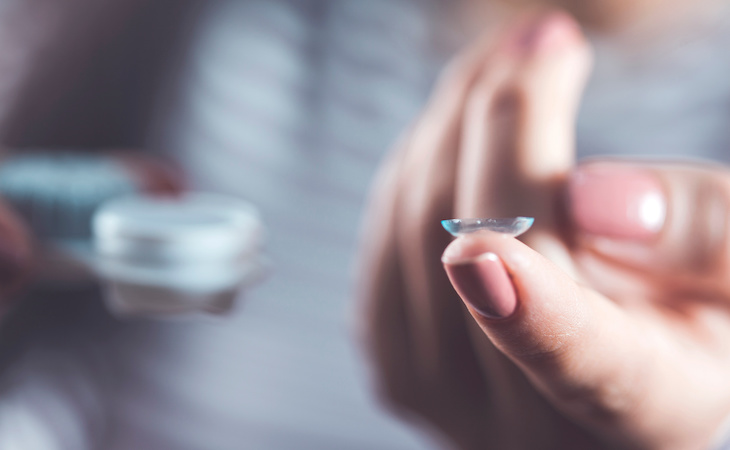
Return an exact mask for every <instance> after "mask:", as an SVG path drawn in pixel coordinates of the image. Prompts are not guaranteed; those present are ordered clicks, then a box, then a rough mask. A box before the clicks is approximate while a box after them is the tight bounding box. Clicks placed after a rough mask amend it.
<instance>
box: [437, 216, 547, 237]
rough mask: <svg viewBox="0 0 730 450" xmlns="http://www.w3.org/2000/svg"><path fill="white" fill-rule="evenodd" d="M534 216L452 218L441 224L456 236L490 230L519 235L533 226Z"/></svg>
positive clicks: (514, 235)
mask: <svg viewBox="0 0 730 450" xmlns="http://www.w3.org/2000/svg"><path fill="white" fill-rule="evenodd" d="M533 223H535V219H533V218H532V217H515V218H511V219H451V220H442V221H441V225H443V227H444V228H445V229H446V231H448V232H449V233H451V234H452V235H453V236H455V237H459V236H464V235H467V234H471V233H475V232H477V231H482V230H488V231H494V232H497V233H503V234H506V235H509V236H513V237H517V236H519V235H521V234H523V233H524V232H526V231H527V230H529V229H530V227H532V224H533Z"/></svg>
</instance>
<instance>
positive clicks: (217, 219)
mask: <svg viewBox="0 0 730 450" xmlns="http://www.w3.org/2000/svg"><path fill="white" fill-rule="evenodd" d="M92 230H93V235H94V245H95V247H96V251H97V254H98V255H99V256H102V257H114V258H122V259H133V260H140V261H141V260H155V261H166V262H168V263H174V262H180V263H184V262H188V261H201V262H202V261H207V260H229V259H236V258H240V257H241V255H242V254H246V253H250V252H254V251H255V250H256V248H257V247H258V246H259V245H260V243H261V241H262V240H263V225H262V223H261V219H260V216H259V213H258V211H257V210H256V208H255V207H254V206H253V205H251V204H250V203H248V202H245V201H242V200H239V199H237V198H233V197H228V196H224V195H218V194H203V193H191V194H185V195H182V196H180V197H150V196H139V195H137V196H130V197H123V198H120V199H116V200H112V201H110V202H107V203H105V204H104V205H102V207H101V208H99V210H98V211H97V212H96V214H95V215H94V218H93V223H92Z"/></svg>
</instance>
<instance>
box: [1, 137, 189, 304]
mask: <svg viewBox="0 0 730 450" xmlns="http://www.w3.org/2000/svg"><path fill="white" fill-rule="evenodd" d="M106 157H107V158H110V159H111V160H113V161H115V162H116V163H117V164H119V165H120V166H121V167H122V168H123V169H124V170H125V171H127V172H128V174H129V177H130V178H131V179H132V182H133V183H134V184H135V185H136V187H137V190H138V191H140V192H145V193H148V194H151V195H177V194H180V193H181V192H182V191H183V189H184V187H185V180H184V177H183V174H182V171H181V170H180V169H179V168H178V167H176V166H175V165H174V164H173V163H172V162H171V161H165V160H162V159H160V158H158V157H155V156H149V155H145V154H140V153H134V152H130V151H122V150H118V151H110V152H107V153H106ZM34 240H35V239H34V237H33V236H32V233H31V231H30V229H29V227H28V226H27V224H26V223H24V221H23V218H22V217H20V216H19V215H18V214H17V213H16V211H15V210H14V209H13V207H12V206H11V205H9V204H8V203H6V202H4V201H2V199H0V319H2V317H3V315H4V313H5V310H6V309H7V308H8V307H9V304H8V301H9V299H10V298H11V296H12V294H13V293H14V292H15V291H16V290H17V289H18V288H19V287H20V286H22V285H23V282H24V281H26V279H27V278H28V276H29V275H30V274H31V273H39V272H40V273H44V274H46V273H47V272H48V271H52V272H60V271H62V269H63V270H66V271H68V270H71V268H70V267H71V264H69V262H68V260H64V262H63V268H59V267H58V266H54V265H53V264H51V265H49V263H48V262H47V261H42V260H40V259H39V258H37V257H35V255H34V253H36V252H35V251H34V248H35V247H36V245H35V243H34V242H33V241H34ZM51 275H53V276H56V275H57V273H53V274H51Z"/></svg>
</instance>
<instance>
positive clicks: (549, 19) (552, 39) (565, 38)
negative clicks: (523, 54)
mask: <svg viewBox="0 0 730 450" xmlns="http://www.w3.org/2000/svg"><path fill="white" fill-rule="evenodd" d="M579 33H580V28H579V26H578V24H577V23H576V22H575V20H574V19H573V18H572V17H570V16H569V15H568V14H565V13H563V12H552V13H550V14H548V15H546V16H543V17H541V18H539V19H537V20H534V21H533V22H531V23H530V24H529V25H528V26H527V27H526V28H525V29H524V30H522V32H521V34H520V37H519V45H520V47H521V48H523V49H525V50H528V51H536V50H543V49H549V48H557V47H560V46H562V45H563V44H565V43H567V42H572V41H574V40H575V38H576V36H578V35H579Z"/></svg>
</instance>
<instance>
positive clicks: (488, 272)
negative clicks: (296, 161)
mask: <svg viewBox="0 0 730 450" xmlns="http://www.w3.org/2000/svg"><path fill="white" fill-rule="evenodd" d="M447 252H448V250H447ZM443 262H444V267H445V268H446V273H447V274H448V275H449V279H450V280H451V284H453V285H454V288H455V289H456V291H457V292H458V293H459V295H460V296H461V298H462V299H463V300H464V301H465V302H467V303H468V304H469V305H470V306H471V307H472V308H473V309H474V310H476V311H477V312H478V313H479V314H481V315H482V316H484V317H487V318H489V319H505V318H507V317H509V316H511V315H512V314H513V313H514V312H515V309H516V308H517V295H516V294H515V289H514V286H513V285H512V281H511V280H510V278H509V275H507V270H506V269H505V268H504V264H503V263H502V261H501V260H500V259H499V257H498V256H497V255H496V254H494V253H483V254H481V255H478V256H476V257H473V258H467V259H461V260H460V259H458V258H453V257H449V256H448V254H444V260H443Z"/></svg>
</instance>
